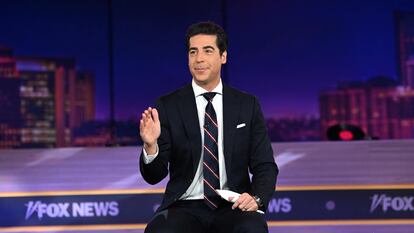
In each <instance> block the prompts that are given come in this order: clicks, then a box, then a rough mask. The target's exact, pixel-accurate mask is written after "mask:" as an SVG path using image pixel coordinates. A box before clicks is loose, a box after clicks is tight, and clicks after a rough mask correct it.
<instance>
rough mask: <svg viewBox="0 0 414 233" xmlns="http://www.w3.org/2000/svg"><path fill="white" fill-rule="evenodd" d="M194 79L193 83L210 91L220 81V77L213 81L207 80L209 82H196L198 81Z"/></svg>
mask: <svg viewBox="0 0 414 233" xmlns="http://www.w3.org/2000/svg"><path fill="white" fill-rule="evenodd" d="M194 81H195V83H196V84H197V85H198V86H199V87H201V88H203V89H204V90H206V91H208V92H210V91H212V90H213V89H214V88H216V87H217V86H218V85H219V83H220V78H218V79H217V80H214V81H212V82H209V83H206V82H198V81H196V80H195V79H194Z"/></svg>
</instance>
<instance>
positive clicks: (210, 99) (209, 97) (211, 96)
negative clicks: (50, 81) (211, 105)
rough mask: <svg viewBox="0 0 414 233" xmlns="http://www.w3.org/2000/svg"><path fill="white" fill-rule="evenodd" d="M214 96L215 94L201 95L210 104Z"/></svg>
mask: <svg viewBox="0 0 414 233" xmlns="http://www.w3.org/2000/svg"><path fill="white" fill-rule="evenodd" d="M216 94H217V93H216V92H206V93H204V94H203V96H204V98H206V100H208V101H210V102H211V101H212V100H213V98H214V96H215V95H216Z"/></svg>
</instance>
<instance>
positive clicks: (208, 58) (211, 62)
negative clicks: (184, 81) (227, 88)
mask: <svg viewBox="0 0 414 233" xmlns="http://www.w3.org/2000/svg"><path fill="white" fill-rule="evenodd" d="M216 39H217V36H216V35H203V34H200V35H195V36H193V37H191V38H190V47H189V50H188V66H189V68H190V72H191V74H192V76H193V78H194V81H195V82H196V83H197V84H198V85H199V86H201V87H203V88H204V89H206V90H208V91H211V90H212V89H213V88H214V87H216V86H217V84H218V83H219V81H220V70H221V65H222V64H225V63H226V59H227V52H226V51H224V52H223V54H222V55H220V50H219V48H218V47H217V44H216Z"/></svg>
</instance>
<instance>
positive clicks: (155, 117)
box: [151, 108, 160, 123]
mask: <svg viewBox="0 0 414 233" xmlns="http://www.w3.org/2000/svg"><path fill="white" fill-rule="evenodd" d="M151 114H152V118H153V119H154V122H155V123H158V122H160V119H159V117H158V111H157V109H155V108H153V109H152V111H151Z"/></svg>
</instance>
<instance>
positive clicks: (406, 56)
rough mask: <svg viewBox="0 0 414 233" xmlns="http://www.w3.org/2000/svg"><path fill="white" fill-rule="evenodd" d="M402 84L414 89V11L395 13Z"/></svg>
mask: <svg viewBox="0 0 414 233" xmlns="http://www.w3.org/2000/svg"><path fill="white" fill-rule="evenodd" d="M395 22H396V27H397V43H398V50H397V51H398V70H399V73H400V79H401V84H402V85H403V86H405V87H410V88H411V89H414V72H413V64H414V62H413V61H414V12H397V13H395Z"/></svg>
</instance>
